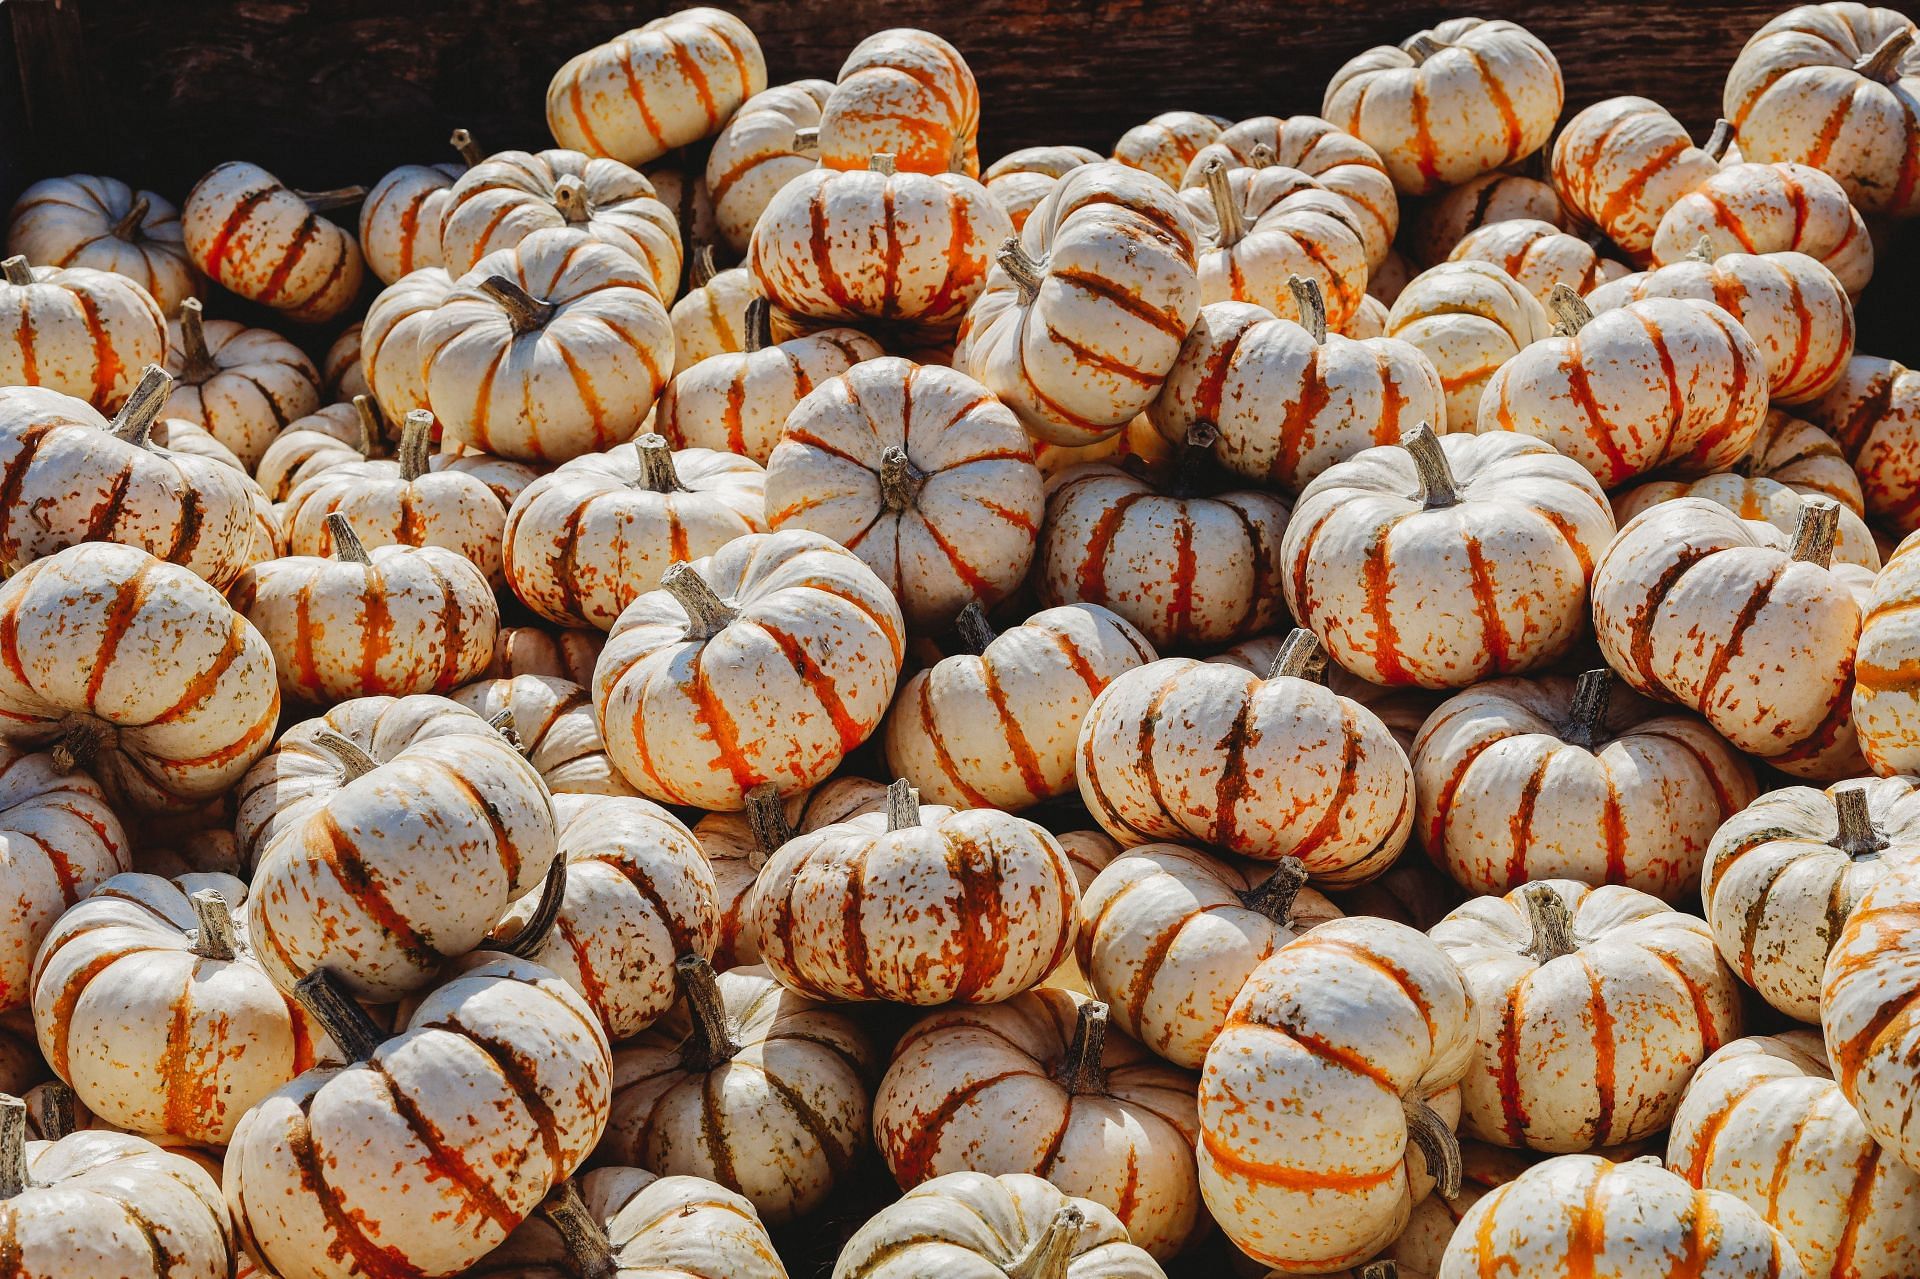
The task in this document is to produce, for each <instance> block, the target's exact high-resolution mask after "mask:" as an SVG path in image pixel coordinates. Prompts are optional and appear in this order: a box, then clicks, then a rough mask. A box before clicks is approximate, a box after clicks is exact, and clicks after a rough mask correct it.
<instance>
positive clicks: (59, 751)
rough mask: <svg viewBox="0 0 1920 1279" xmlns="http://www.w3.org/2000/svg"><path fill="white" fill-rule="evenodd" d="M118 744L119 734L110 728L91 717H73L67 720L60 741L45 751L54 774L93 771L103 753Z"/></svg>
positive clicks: (108, 725) (109, 725)
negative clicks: (81, 770)
mask: <svg viewBox="0 0 1920 1279" xmlns="http://www.w3.org/2000/svg"><path fill="white" fill-rule="evenodd" d="M119 744H120V732H119V730H118V729H116V728H114V727H113V725H111V724H107V723H103V722H101V721H100V720H97V719H94V718H93V717H92V716H74V717H72V718H71V719H69V720H68V722H67V724H66V726H65V728H64V730H63V731H62V732H61V734H60V739H59V740H58V741H56V742H55V743H54V744H53V745H52V746H51V747H49V748H48V750H47V754H48V756H49V757H50V758H51V759H52V760H53V770H54V771H55V772H56V773H61V774H65V773H72V772H76V771H78V770H80V769H86V768H92V767H93V763H94V761H95V760H97V759H99V758H100V755H101V753H102V752H104V751H109V750H113V749H115V748H116V747H118V746H119Z"/></svg>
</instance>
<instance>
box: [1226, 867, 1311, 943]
mask: <svg viewBox="0 0 1920 1279" xmlns="http://www.w3.org/2000/svg"><path fill="white" fill-rule="evenodd" d="M1306 883H1307V867H1306V864H1305V863H1304V862H1302V861H1301V860H1300V859H1299V858H1298V857H1282V858H1281V859H1280V860H1279V861H1278V862H1275V863H1274V867H1273V874H1271V875H1269V876H1267V877H1266V878H1265V879H1263V880H1261V881H1260V882H1259V883H1257V884H1255V885H1254V886H1253V887H1252V888H1249V889H1247V890H1246V891H1244V892H1242V893H1241V894H1240V904H1241V905H1243V906H1245V907H1246V908H1247V909H1248V910H1250V911H1253V912H1254V913H1255V914H1257V915H1264V916H1266V917H1267V918H1268V919H1270V920H1272V921H1273V922H1274V923H1276V924H1278V925H1280V927H1282V928H1292V927H1293V903H1294V900H1295V899H1296V898H1297V897H1299V896H1300V890H1301V889H1302V888H1304V887H1305V886H1306Z"/></svg>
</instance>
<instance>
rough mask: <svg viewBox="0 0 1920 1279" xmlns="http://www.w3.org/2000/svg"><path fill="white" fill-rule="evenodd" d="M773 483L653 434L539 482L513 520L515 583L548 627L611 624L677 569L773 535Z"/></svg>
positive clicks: (509, 532)
mask: <svg viewBox="0 0 1920 1279" xmlns="http://www.w3.org/2000/svg"><path fill="white" fill-rule="evenodd" d="M765 489H766V475H765V473H764V472H763V471H761V469H760V468H759V467H758V466H756V465H754V463H753V462H751V461H749V460H748V459H746V458H743V457H735V456H734V455H733V454H730V453H715V452H711V451H709V450H707V449H703V448H690V449H683V450H681V451H680V452H678V453H676V452H674V451H673V450H672V449H670V448H668V447H667V441H666V440H665V439H664V438H663V437H661V436H659V435H654V434H651V433H649V434H646V435H642V436H640V437H639V438H638V439H636V440H635V442H634V444H633V446H632V447H631V448H629V447H626V446H621V447H620V448H617V449H614V450H612V451H610V452H607V453H588V454H585V455H584V456H581V457H577V458H574V459H573V460H572V461H570V462H566V463H563V464H562V465H561V466H560V467H559V468H558V469H556V470H553V471H550V472H548V473H547V474H546V475H543V476H541V477H540V478H539V479H537V480H535V481H534V482H533V483H532V484H530V485H529V486H528V487H527V490H526V492H525V493H524V494H523V495H522V496H521V497H520V498H519V499H518V500H517V501H515V502H514V504H513V508H512V509H511V510H509V511H508V512H507V524H506V532H505V535H504V542H505V567H506V575H507V583H508V585H510V586H511V587H513V591H514V594H516V595H517V596H519V597H520V600H521V602H522V603H524V604H526V605H527V607H529V608H531V609H532V610H533V611H534V612H536V613H538V614H539V615H540V616H542V617H544V618H546V619H547V620H548V621H552V622H558V623H560V624H562V625H570V626H597V627H600V628H602V629H605V628H607V627H610V626H612V625H613V623H614V620H615V619H616V618H618V617H619V616H620V613H621V610H623V609H624V608H626V606H627V605H628V604H631V603H632V602H633V600H634V598H635V597H636V596H639V595H643V594H645V593H646V592H648V591H653V590H658V589H659V588H660V575H661V573H663V572H664V571H665V570H666V569H667V568H668V567H670V566H671V565H673V564H677V563H681V562H684V561H686V560H690V559H695V558H698V557H700V556H703V555H711V554H713V553H714V552H715V551H717V550H719V549H720V548H721V547H722V546H725V545H726V544H727V543H728V542H730V541H732V540H733V539H734V538H736V537H739V536H741V535H743V534H746V533H757V532H762V531H764V530H765V528H766V519H765V517H764V514H763V512H764V508H765V505H766V496H765Z"/></svg>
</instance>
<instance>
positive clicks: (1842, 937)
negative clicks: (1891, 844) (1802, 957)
mask: <svg viewBox="0 0 1920 1279" xmlns="http://www.w3.org/2000/svg"><path fill="white" fill-rule="evenodd" d="M1882 785H1883V786H1884V785H1886V784H1885V783H1882ZM1916 902H1920V875H1917V874H1916V872H1915V871H1914V870H1913V869H1912V868H1911V866H1910V865H1909V864H1908V863H1907V862H1906V861H1905V860H1900V861H1897V862H1895V863H1893V864H1891V865H1889V866H1888V867H1886V869H1885V871H1884V873H1883V875H1882V876H1881V878H1880V880H1879V882H1877V883H1876V884H1874V885H1873V886H1872V887H1871V888H1869V889H1868V890H1867V891H1866V892H1865V893H1864V894H1863V895H1862V896H1861V897H1860V899H1859V900H1858V901H1857V902H1855V903H1854V907H1853V910H1852V912H1851V913H1850V914H1848V915H1847V917H1846V922H1845V924H1844V925H1843V926H1842V927H1841V928H1840V930H1839V934H1838V936H1837V937H1836V938H1835V939H1834V943H1833V948H1832V950H1831V952H1830V953H1829V954H1828V956H1827V965H1826V971H1825V974H1824V976H1823V977H1822V979H1821V985H1820V1027H1821V1030H1822V1032H1823V1033H1824V1035H1825V1039H1826V1047H1827V1057H1828V1059H1829V1060H1830V1061H1831V1063H1832V1068H1833V1076H1834V1078H1835V1079H1836V1080H1837V1081H1838V1082H1839V1084H1840V1088H1841V1091H1842V1092H1843V1093H1844V1094H1845V1096H1846V1099H1847V1100H1848V1101H1849V1102H1851V1103H1852V1104H1853V1108H1854V1109H1855V1110H1856V1111H1858V1112H1859V1115H1860V1119H1861V1121H1862V1122H1863V1123H1864V1124H1865V1126H1866V1130H1867V1133H1868V1134H1869V1135H1870V1136H1871V1137H1872V1138H1873V1139H1874V1141H1876V1142H1877V1143H1879V1145H1880V1146H1882V1147H1883V1148H1885V1150H1886V1151H1887V1153H1889V1154H1891V1155H1893V1156H1895V1157H1896V1158H1898V1159H1899V1160H1900V1161H1901V1162H1902V1163H1904V1164H1905V1165H1906V1166H1907V1167H1909V1168H1912V1167H1914V1166H1915V1164H1916V1162H1920V1139H1916V1131H1915V1125H1914V1119H1915V1108H1914V1106H1913V1071H1912V1068H1911V1067H1910V1066H1908V1065H1907V1064H1906V1062H1907V1059H1908V1056H1909V1054H1910V1053H1911V1052H1912V1040H1913V1019H1912V1016H1911V1013H1910V1011H1909V1010H1910V1009H1911V1007H1912V1005H1913V1001H1914V997H1915V994H1914V983H1913V979H1912V975H1911V974H1912V972H1913V969H1914V963H1913V948H1914V935H1913V924H1912V920H1913V918H1914V915H1915V913H1916Z"/></svg>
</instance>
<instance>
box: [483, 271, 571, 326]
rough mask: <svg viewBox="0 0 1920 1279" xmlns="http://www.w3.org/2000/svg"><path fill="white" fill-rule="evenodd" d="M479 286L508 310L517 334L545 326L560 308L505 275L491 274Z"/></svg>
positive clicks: (509, 320)
mask: <svg viewBox="0 0 1920 1279" xmlns="http://www.w3.org/2000/svg"><path fill="white" fill-rule="evenodd" d="M477 287H478V288H479V290H480V291H481V292H482V293H484V294H486V295H487V296H488V297H490V298H492V299H493V300H494V301H495V302H498V303H499V304H500V306H501V308H502V309H503V310H505V311H506V313H507V322H508V323H509V324H511V325H512V326H513V331H514V332H515V333H516V334H520V333H531V332H533V331H534V330H535V329H540V328H545V327H546V324H547V321H548V320H551V319H552V318H553V313H554V312H555V311H557V310H559V308H558V307H556V306H554V304H553V303H551V302H544V301H542V300H541V299H539V298H537V297H535V296H533V294H531V293H529V292H527V291H526V290H525V289H523V288H521V287H520V286H519V285H518V284H515V283H514V282H513V281H512V280H509V279H508V278H507V277H506V276H504V275H490V276H488V277H487V278H486V279H484V280H482V281H480V283H479V285H478V286H477Z"/></svg>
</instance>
